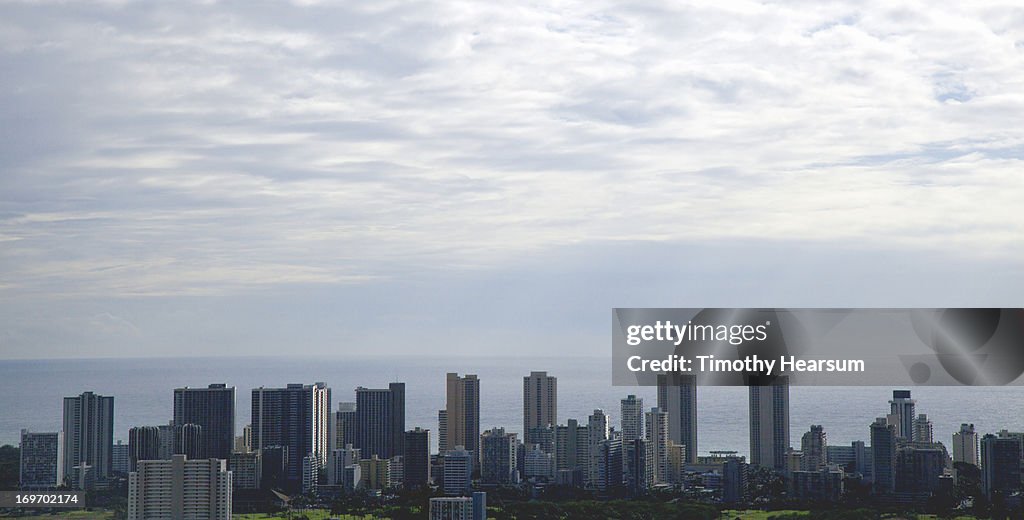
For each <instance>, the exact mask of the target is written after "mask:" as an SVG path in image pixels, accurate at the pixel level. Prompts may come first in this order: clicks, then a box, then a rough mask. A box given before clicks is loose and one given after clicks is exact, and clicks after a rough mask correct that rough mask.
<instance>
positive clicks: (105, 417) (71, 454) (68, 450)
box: [63, 392, 114, 488]
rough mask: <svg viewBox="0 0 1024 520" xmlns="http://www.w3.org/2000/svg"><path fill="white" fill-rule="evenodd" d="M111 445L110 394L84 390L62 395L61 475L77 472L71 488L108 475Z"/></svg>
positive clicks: (111, 401)
mask: <svg viewBox="0 0 1024 520" xmlns="http://www.w3.org/2000/svg"><path fill="white" fill-rule="evenodd" d="M113 445H114V398H113V397H105V396H102V395H97V394H94V393H92V392H84V393H83V394H81V395H79V396H76V397H65V398H64V450H63V451H64V476H65V477H69V476H72V475H77V476H78V478H77V479H73V481H72V487H73V488H80V487H82V483H83V482H87V481H89V482H103V481H106V480H107V479H108V478H110V475H111V466H112V463H113V454H112V453H111V451H112V450H111V447H112V446H113ZM76 468H77V469H76ZM86 471H88V473H89V474H90V475H89V476H88V477H86V476H85V475H84V472H86Z"/></svg>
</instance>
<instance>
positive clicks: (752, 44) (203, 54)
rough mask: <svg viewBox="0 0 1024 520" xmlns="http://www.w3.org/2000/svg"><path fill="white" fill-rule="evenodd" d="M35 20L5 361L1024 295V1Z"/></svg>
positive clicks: (539, 339) (27, 22)
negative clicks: (640, 309)
mask: <svg viewBox="0 0 1024 520" xmlns="http://www.w3.org/2000/svg"><path fill="white" fill-rule="evenodd" d="M1013 3H1014V2H1007V3H1004V4H1002V5H1000V4H998V3H986V2H970V3H969V4H970V5H969V6H961V7H957V6H951V5H946V4H942V5H927V4H925V3H920V2H908V3H905V4H904V5H902V6H898V7H897V6H893V5H892V3H891V2H878V3H870V2H865V3H853V2H836V3H825V2H819V1H813V2H811V1H808V2H783V3H779V4H776V3H771V2H767V3H762V2H744V1H739V2H733V1H715V2H707V3H686V2H664V1H652V2H635V3H631V4H630V5H629V6H628V7H627V6H623V5H615V4H611V3H604V2H601V1H594V0H587V1H579V2H573V1H551V2H536V3H535V2H415V3H412V2H410V3H404V2H390V1H374V2H357V1H350V2H339V3H333V2H323V3H321V2H315V1H306V2H295V3H294V4H286V3H272V2H266V3H264V2H260V3H253V2H223V3H217V2H200V3H188V4H186V3H183V2H180V3H156V2H123V1H108V2H99V3H87V2H69V3H65V2H8V1H5V2H2V3H0V358H42V357H98V356H127V355H133V356H166V355H178V354H186V355H254V354H255V355H264V354H274V353H282V352H287V353H289V354H297V353H308V354H311V355H313V354H317V355H319V354H336V355H356V354H366V353H378V354H387V353H411V354H416V353H419V354H431V353H436V352H443V353H477V354H491V353H497V352H502V353H506V354H508V353H511V352H524V353H527V354H551V353H594V354H596V355H604V354H607V353H608V352H609V351H610V337H609V332H610V322H611V312H610V309H611V308H612V307H616V306H623V307H625V306H699V307H705V306H779V307H782V306H959V305H967V306H976V305H980V306H1020V305H1021V304H1022V299H1021V298H1022V296H1021V295H1022V292H1024V261H1022V258H1024V218H1022V215H1024V211H1022V206H1024V204H1022V203H1024V175H1022V174H1024V168H1022V162H1021V159H1022V155H1024V124H1021V121H1024V8H1021V7H1020V6H1019V4H1018V6H1017V7H1014V6H1013V5H1012V4H1013Z"/></svg>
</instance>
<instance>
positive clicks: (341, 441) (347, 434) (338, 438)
mask: <svg viewBox="0 0 1024 520" xmlns="http://www.w3.org/2000/svg"><path fill="white" fill-rule="evenodd" d="M402 419H403V424H404V419H405V417H404V416H403V417H402ZM357 420H358V418H357V416H356V403H350V402H346V403H338V411H337V412H334V430H333V433H332V434H331V446H330V449H331V451H334V450H336V449H338V448H344V447H345V446H346V445H348V444H351V445H353V446H355V444H356V442H358V441H357V440H356V422H357ZM403 427H404V426H403Z"/></svg>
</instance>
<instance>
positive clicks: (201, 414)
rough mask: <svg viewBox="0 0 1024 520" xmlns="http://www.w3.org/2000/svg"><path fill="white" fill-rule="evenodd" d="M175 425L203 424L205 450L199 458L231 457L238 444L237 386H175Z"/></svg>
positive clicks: (203, 447)
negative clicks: (236, 434) (236, 439)
mask: <svg viewBox="0 0 1024 520" xmlns="http://www.w3.org/2000/svg"><path fill="white" fill-rule="evenodd" d="M174 424H176V425H183V424H196V425H199V426H201V427H202V449H203V453H201V454H200V456H199V457H195V458H206V457H210V458H217V459H225V460H227V459H229V458H231V452H232V451H233V448H234V443H235V387H233V386H232V387H228V386H227V385H225V384H223V383H221V384H212V385H209V386H208V387H206V388H188V387H185V388H175V389H174ZM190 458H193V457H190Z"/></svg>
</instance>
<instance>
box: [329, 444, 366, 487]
mask: <svg viewBox="0 0 1024 520" xmlns="http://www.w3.org/2000/svg"><path fill="white" fill-rule="evenodd" d="M361 458H362V454H361V453H360V450H359V448H354V447H353V446H352V445H351V444H347V445H345V446H344V447H342V448H338V449H336V450H334V451H332V452H331V456H330V457H329V458H328V459H327V484H328V485H330V486H342V487H344V488H345V489H355V488H357V487H358V485H359V482H358V481H359V480H361V479H362V470H361V469H360V468H359V461H360V459H361ZM350 466H356V468H357V470H358V471H357V472H358V474H359V478H358V479H355V481H353V480H352V479H350V478H349V476H351V475H350V472H351V469H350V468H349V467H350Z"/></svg>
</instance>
